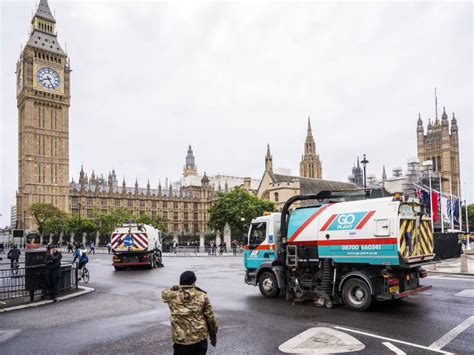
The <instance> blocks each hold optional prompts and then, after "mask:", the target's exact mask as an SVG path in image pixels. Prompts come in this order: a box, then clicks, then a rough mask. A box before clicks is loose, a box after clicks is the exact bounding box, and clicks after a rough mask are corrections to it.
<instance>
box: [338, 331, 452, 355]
mask: <svg viewBox="0 0 474 355" xmlns="http://www.w3.org/2000/svg"><path fill="white" fill-rule="evenodd" d="M334 328H336V329H341V330H345V331H348V332H352V333H356V334H362V335H366V336H369V337H373V338H377V339H382V340H388V341H391V342H392V343H399V344H405V345H408V346H413V347H414V348H418V349H423V350H429V351H433V352H435V353H440V354H453V353H450V352H448V351H444V350H440V349H434V348H429V347H427V346H423V345H418V344H414V343H409V342H407V341H402V340H397V339H393V338H387V337H383V336H380V335H375V334H370V333H366V332H361V331H359V330H354V329H349V328H344V327H339V326H335V327H334Z"/></svg>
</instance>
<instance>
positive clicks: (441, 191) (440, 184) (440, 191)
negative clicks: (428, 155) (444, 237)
mask: <svg viewBox="0 0 474 355" xmlns="http://www.w3.org/2000/svg"><path fill="white" fill-rule="evenodd" d="M442 180H443V179H442V178H441V173H439V201H440V202H441V208H440V209H441V233H444V218H443V217H444V216H443V204H442V200H443V182H442Z"/></svg>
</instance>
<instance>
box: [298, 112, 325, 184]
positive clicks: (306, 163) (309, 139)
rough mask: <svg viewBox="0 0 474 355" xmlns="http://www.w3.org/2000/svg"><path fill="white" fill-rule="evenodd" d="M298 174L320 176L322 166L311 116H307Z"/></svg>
mask: <svg viewBox="0 0 474 355" xmlns="http://www.w3.org/2000/svg"><path fill="white" fill-rule="evenodd" d="M300 176H302V177H309V178H317V179H321V178H322V167H321V161H320V160H319V155H318V154H317V153H316V143H315V142H314V138H313V131H312V129H311V118H310V117H309V116H308V129H307V132H306V139H305V142H304V153H303V158H302V159H301V163H300Z"/></svg>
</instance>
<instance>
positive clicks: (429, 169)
mask: <svg viewBox="0 0 474 355" xmlns="http://www.w3.org/2000/svg"><path fill="white" fill-rule="evenodd" d="M428 179H429V180H430V211H431V230H432V231H433V233H434V222H433V215H434V212H433V196H432V193H431V167H428Z"/></svg>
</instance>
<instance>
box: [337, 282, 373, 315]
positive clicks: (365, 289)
mask: <svg viewBox="0 0 474 355" xmlns="http://www.w3.org/2000/svg"><path fill="white" fill-rule="evenodd" d="M342 299H343V301H344V305H345V306H346V307H348V308H350V309H353V310H356V311H365V310H366V309H367V308H369V306H370V303H371V302H372V295H371V294H370V288H369V285H367V283H366V282H365V281H362V280H361V279H357V278H352V279H349V280H347V281H346V282H345V283H344V286H342Z"/></svg>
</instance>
